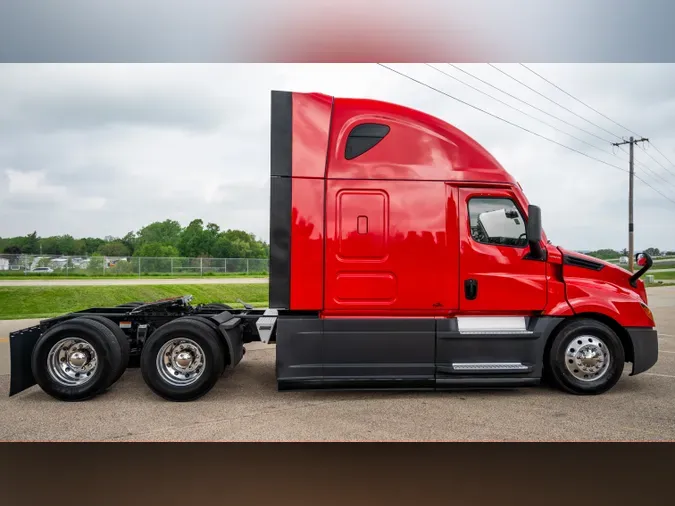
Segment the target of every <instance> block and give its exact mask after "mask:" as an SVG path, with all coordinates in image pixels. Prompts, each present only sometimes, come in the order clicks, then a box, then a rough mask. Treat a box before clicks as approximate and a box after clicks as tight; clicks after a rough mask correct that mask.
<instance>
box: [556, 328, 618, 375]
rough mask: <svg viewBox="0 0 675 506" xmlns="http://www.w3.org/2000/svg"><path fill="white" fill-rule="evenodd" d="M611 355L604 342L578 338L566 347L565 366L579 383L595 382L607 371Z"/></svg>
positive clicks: (582, 337)
mask: <svg viewBox="0 0 675 506" xmlns="http://www.w3.org/2000/svg"><path fill="white" fill-rule="evenodd" d="M610 361H611V355H610V353H609V350H608V349H607V345H606V344H605V343H604V341H603V340H602V339H600V338H598V337H596V336H578V337H575V338H574V339H573V340H572V341H571V342H570V344H568V345H567V350H566V351H565V366H566V367H567V370H568V372H569V373H570V374H571V375H572V376H574V378H575V379H578V380H579V381H585V382H588V381H597V380H599V379H600V378H602V377H603V376H604V375H605V374H607V371H608V370H609V364H610Z"/></svg>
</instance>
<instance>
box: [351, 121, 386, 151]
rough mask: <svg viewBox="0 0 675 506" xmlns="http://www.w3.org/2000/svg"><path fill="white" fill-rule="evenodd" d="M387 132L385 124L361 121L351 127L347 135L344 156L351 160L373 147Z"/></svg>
mask: <svg viewBox="0 0 675 506" xmlns="http://www.w3.org/2000/svg"><path fill="white" fill-rule="evenodd" d="M388 133H389V127H388V126H387V125H380V124H378V123H363V124H361V125H357V126H355V127H354V128H352V130H351V132H349V137H347V145H346V146H345V158H346V159H347V160H352V159H354V158H356V157H357V156H361V155H362V154H363V153H365V152H366V151H369V150H371V149H373V148H374V147H375V146H376V145H377V144H378V143H379V142H380V141H381V140H382V139H384V137H385V136H386V135H387V134H388Z"/></svg>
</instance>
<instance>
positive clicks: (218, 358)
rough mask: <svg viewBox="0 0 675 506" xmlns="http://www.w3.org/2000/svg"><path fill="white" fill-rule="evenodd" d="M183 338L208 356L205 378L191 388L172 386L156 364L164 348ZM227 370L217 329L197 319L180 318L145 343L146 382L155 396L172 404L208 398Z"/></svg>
mask: <svg viewBox="0 0 675 506" xmlns="http://www.w3.org/2000/svg"><path fill="white" fill-rule="evenodd" d="M179 337H180V338H187V339H189V340H191V341H193V342H194V343H196V344H197V345H198V346H199V347H200V348H201V350H202V352H203V353H204V366H203V370H202V371H201V375H200V376H199V378H198V379H197V380H196V381H194V382H193V383H191V384H188V385H174V384H172V383H169V382H168V381H167V380H166V379H165V378H164V376H163V374H162V373H161V372H160V370H158V367H157V363H156V361H157V355H158V354H159V353H160V351H161V349H162V346H164V344H166V343H168V342H169V341H170V340H172V339H175V338H179ZM224 366H225V360H224V357H223V352H222V348H221V345H220V343H219V339H218V337H217V335H216V334H215V332H214V330H213V328H212V327H210V326H209V325H208V324H206V323H205V322H202V321H198V320H197V319H196V318H189V317H188V318H179V319H178V320H174V321H172V322H169V323H167V324H165V325H162V326H161V327H160V328H159V329H158V330H156V331H155V332H154V333H153V334H152V335H151V336H150V338H149V339H148V340H147V341H146V342H145V345H144V346H143V352H142V353H141V373H142V375H143V380H144V381H145V383H146V384H147V385H148V387H150V389H151V390H152V391H153V392H154V393H156V394H157V395H159V396H160V397H163V398H164V399H166V400H169V401H177V402H185V401H193V400H196V399H198V398H200V397H202V396H203V395H205V394H207V393H208V392H209V391H210V390H211V389H212V388H213V387H214V385H215V384H216V382H217V381H218V378H219V377H220V376H221V375H222V373H223V370H224Z"/></svg>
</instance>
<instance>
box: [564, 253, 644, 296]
mask: <svg viewBox="0 0 675 506" xmlns="http://www.w3.org/2000/svg"><path fill="white" fill-rule="evenodd" d="M558 250H559V251H560V253H561V254H562V259H563V278H564V279H565V282H569V281H572V280H573V279H577V280H582V279H583V280H588V281H591V282H593V281H595V282H597V283H601V284H609V285H613V286H614V287H615V288H617V289H619V290H621V291H624V292H632V293H634V294H636V295H637V296H639V298H640V299H642V300H643V301H644V302H645V303H647V293H646V290H645V286H644V282H643V281H642V280H641V279H638V280H637V282H636V286H635V287H633V286H631V284H630V278H631V276H632V274H631V272H630V271H629V270H627V269H624V268H623V267H620V266H618V265H615V264H612V263H610V262H607V261H605V260H601V259H599V258H595V257H592V256H589V255H584V254H583V253H578V252H576V251H570V250H567V249H565V248H562V247H559V246H558Z"/></svg>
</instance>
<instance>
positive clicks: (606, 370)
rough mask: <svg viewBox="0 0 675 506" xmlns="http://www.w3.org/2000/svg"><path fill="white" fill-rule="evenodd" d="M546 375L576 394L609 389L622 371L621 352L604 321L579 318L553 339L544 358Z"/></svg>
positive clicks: (594, 393) (615, 337)
mask: <svg viewBox="0 0 675 506" xmlns="http://www.w3.org/2000/svg"><path fill="white" fill-rule="evenodd" d="M547 362H548V363H547V365H548V378H550V380H551V381H552V382H553V383H554V384H555V386H557V387H558V388H560V389H562V390H565V391H566V392H569V393H573V394H577V395H597V394H601V393H604V392H607V391H608V390H610V389H611V388H612V387H613V386H614V385H616V383H617V382H618V381H619V379H620V378H621V374H622V373H623V368H624V362H625V352H624V349H623V345H622V344H621V340H620V339H619V337H618V336H617V335H616V333H615V332H614V331H613V330H612V329H611V328H609V327H608V326H607V325H605V324H604V323H601V322H599V321H596V320H591V319H581V320H577V321H574V322H572V323H570V324H569V325H566V326H565V327H563V329H562V330H561V331H560V332H559V333H558V335H557V336H556V337H555V338H554V340H553V343H552V344H551V349H550V352H549V354H548V357H547Z"/></svg>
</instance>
